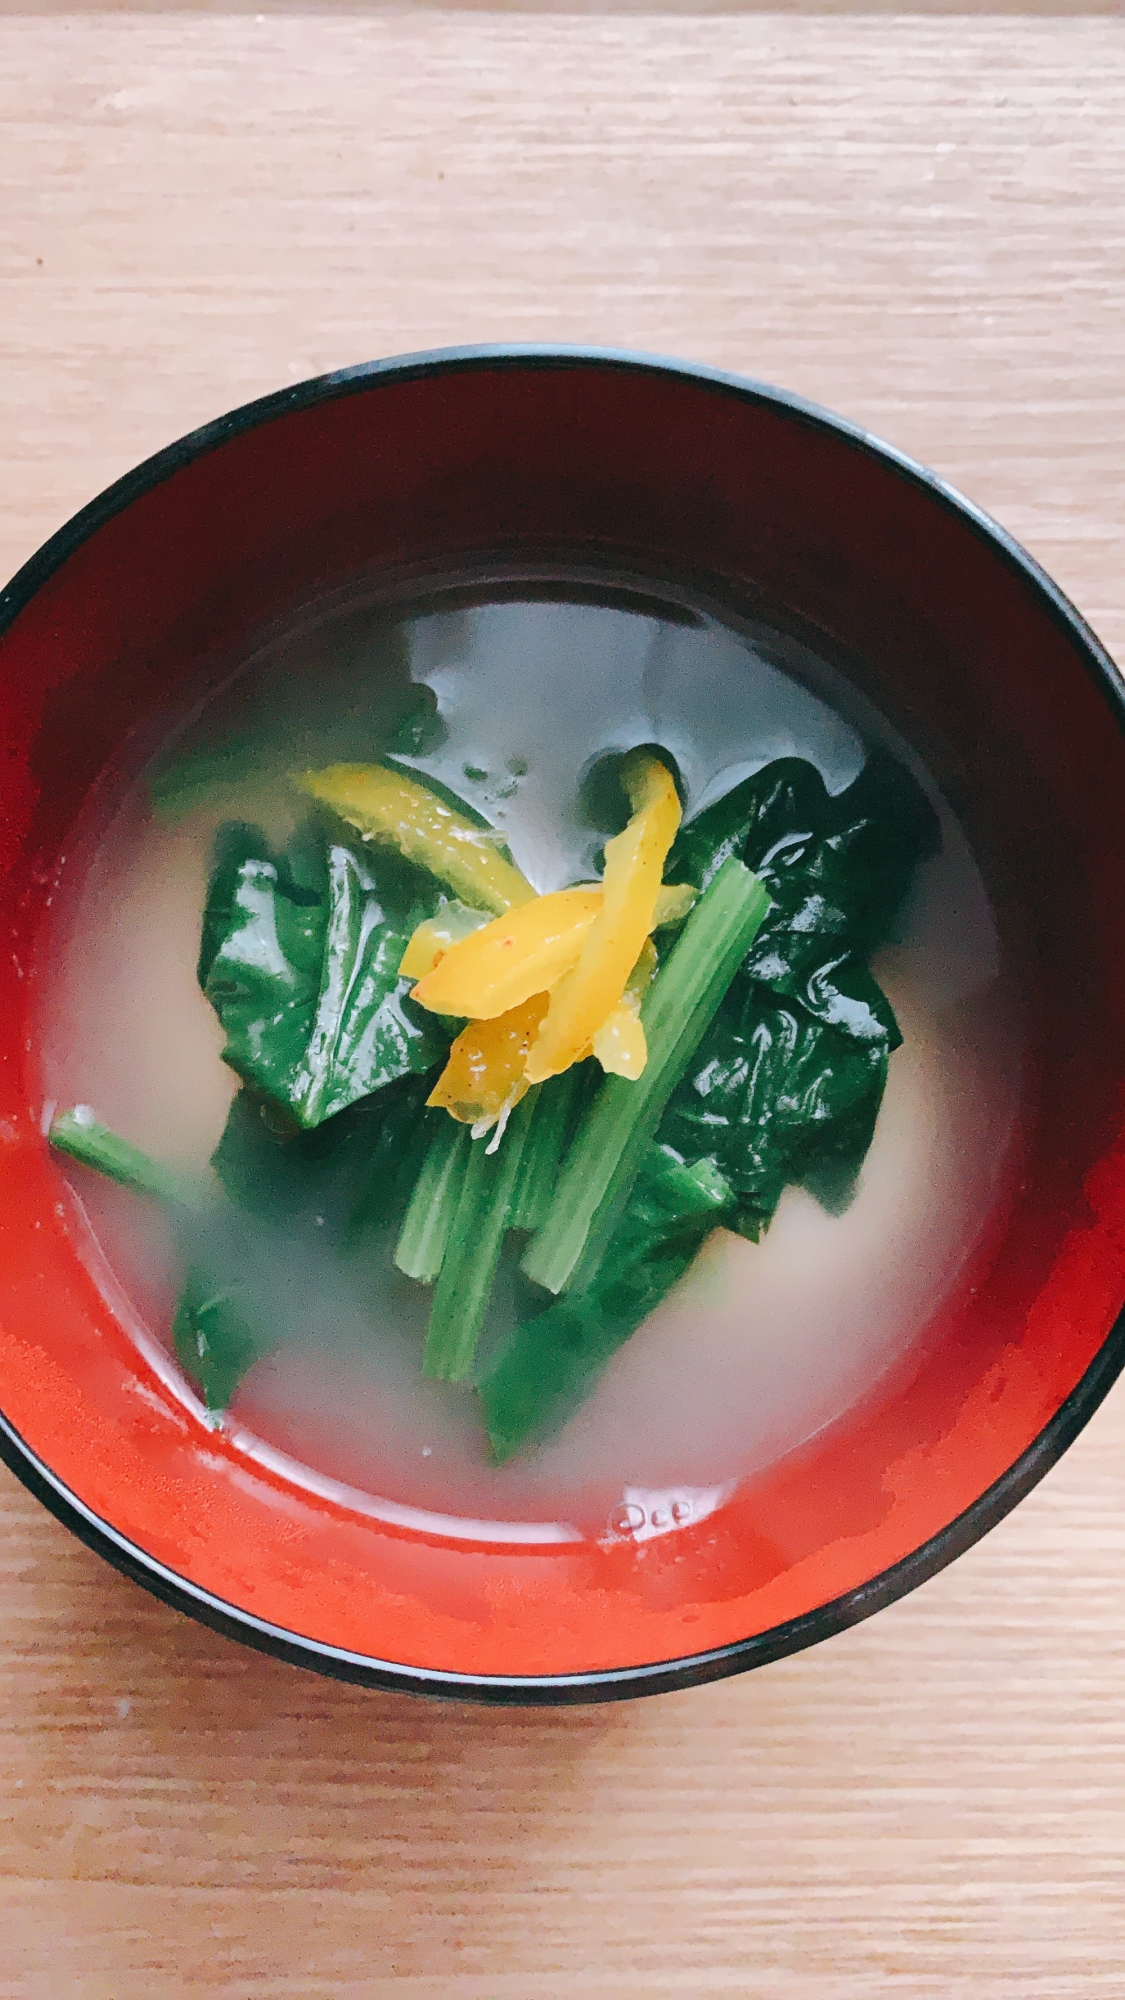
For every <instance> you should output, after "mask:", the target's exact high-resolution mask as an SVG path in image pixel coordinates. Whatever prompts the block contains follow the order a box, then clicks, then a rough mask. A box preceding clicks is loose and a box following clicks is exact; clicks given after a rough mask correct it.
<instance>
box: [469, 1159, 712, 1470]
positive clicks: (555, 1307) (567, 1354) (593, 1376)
mask: <svg viewBox="0 0 1125 2000" xmlns="http://www.w3.org/2000/svg"><path fill="white" fill-rule="evenodd" d="M733 1205H734V1195H733V1191H732V1189H731V1188H730V1186H729V1185H728V1184H727V1182H726V1181H725V1179H724V1178H723V1176H722V1174H720V1173H719V1172H718V1170H717V1169H716V1168H715V1166H714V1165H713V1163H712V1162H711V1161H709V1160H700V1161H698V1162H696V1163H695V1165H693V1166H690V1167H689V1166H687V1165H685V1164H684V1162H683V1161H682V1160H680V1159H678V1158H677V1156H676V1154H675V1153H674V1152H673V1151H672V1150H671V1149H670V1148H668V1147H666V1146H657V1145H650V1146H649V1147H648V1149H647V1151H646V1152H645V1155H644V1158H643V1160H642V1163H641V1167H640V1170H639V1172H638V1175H637V1179H636V1181H635V1183H634V1186H633V1192H632V1196H631V1199H630V1202H629V1207H628V1209H627V1210H626V1212H625V1214H624V1215H623V1216H622V1218H621V1221H620V1222H619V1223H618V1225H617V1228H616V1230H615V1231H614V1234H613V1236H612V1237H611V1239H610V1242H609V1244H608V1246H607V1249H606V1253H605V1256H604V1257H603V1259H602V1262H601V1265H600V1267H599V1270H598V1273H597V1275H596V1277H595V1278H594V1280H593V1281H592V1283H590V1284H589V1285H587V1286H586V1287H585V1288H584V1289H583V1290H582V1291H579V1292H569V1293H567V1294H565V1295H564V1296H563V1297H562V1298H560V1299H557V1300H555V1301H554V1303H553V1304H551V1305H549V1306H548V1307H547V1309H546V1310H545V1311H544V1312H541V1313H539V1314H538V1315H537V1316H536V1317H535V1318H534V1319H531V1320H528V1321H526V1322H525V1323H524V1325H522V1326H521V1327H519V1328H518V1329H517V1331H516V1333H515V1335H514V1337H513V1339H512V1340H511V1341H510V1342H509V1343H508V1345H507V1346H506V1347H505V1349H504V1351H503V1352H502V1354H501V1355H500V1357H499V1359H498V1361H497V1362H496V1364H495V1366H494V1367H493V1368H491V1369H490V1371H489V1373H488V1374H487V1376H486V1377H485V1378H484V1380H483V1381H482V1382H481V1383H480V1385H479V1391H478V1393H479V1396H480V1400H481V1407H482V1410H483V1413H484V1419H485V1424H486V1427H487V1430H488V1437H489V1443H490V1445H491V1448H492V1454H493V1457H494V1458H495V1460H496V1461H497V1462H500V1461H501V1460H503V1459H506V1458H510V1457H511V1456H512V1455H513V1453H515V1452H517V1451H519V1450H520V1449H521V1448H522V1447H524V1446H525V1445H527V1444H528V1443H530V1442H531V1441H532V1440H538V1439H540V1438H542V1437H543V1436H544V1435H546V1434H547V1433H549V1432H551V1431H553V1430H556V1429H557V1428H558V1427H559V1425H560V1424H561V1423H563V1422H564V1421H565V1419H566V1418H567V1416H569V1414H570V1412H571V1411H572V1410H573V1409H574V1408H575V1407H576V1405H577V1404H578V1403H579V1402H580V1401H581V1400H582V1398H583V1397H584V1396H586V1395H588V1394H589V1392H590V1390H591V1389H592V1388H593V1385H594V1383H595V1381H596V1380H597V1378H598V1376H599V1375H600V1374H601V1372H602V1370H603V1368H604V1367H605V1365H606V1363H607V1362H608V1361H609V1360H610V1359H611V1358H612V1356H613V1355H614V1354H616V1352H617V1350H618V1348H619V1347H621V1346H623V1345H624V1343H625V1341H626V1340H627V1339H628V1338H629V1335H630V1334H631V1333H633V1332H634V1331H635V1329H636V1328H637V1327H638V1326H639V1325H640V1322H641V1321H642V1320H643V1319H646V1318H647V1316H648V1314H649V1313H650V1312H652V1311H653V1310H654V1309H655V1307H656V1306H658V1305H659V1303H660V1301H661V1299H662V1298H664V1296H665V1294H666V1293H667V1292H668V1291H669V1290H670V1289H671V1287H672V1286H673V1285H674V1284H675V1282H676V1280H677V1279H678V1278H680V1277H682V1275H683V1273H684V1272H685V1271H686V1270H687V1267H688V1265H689V1264H690V1263H691V1261H692V1259H693V1257H694V1256H695V1254H696V1252H697V1250H698V1249H699V1246H700V1244H701V1243H702V1241H703V1239H704V1237H705V1236H706V1235H708V1233H709V1232H710V1231H711V1230H712V1229H713V1228H714V1227H715V1225H716V1223H718V1222H721V1221H723V1220H725V1219H726V1218H727V1217H728V1216H729V1215H730V1213H731V1211H732V1209H733Z"/></svg>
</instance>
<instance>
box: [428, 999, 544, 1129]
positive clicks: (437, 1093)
mask: <svg viewBox="0 0 1125 2000" xmlns="http://www.w3.org/2000/svg"><path fill="white" fill-rule="evenodd" d="M546 1011H547V995H546V994H545V993H536V994H535V995H534V996H533V997H532V998H531V999H530V1000H525V1001H524V1003H523V1005H522V1006H521V1007H513V1008H512V1010H511V1012H510V1013H507V1014H501V1015H500V1016H499V1017H498V1018H497V1019H496V1020H493V1021H470V1022H469V1025H468V1027H467V1028H463V1029H462V1031H461V1033H460V1034H459V1035H458V1037H457V1040H456V1041H455V1042H454V1044H453V1046H452V1048H451V1049H450V1051H449V1060H448V1062H447V1063H446V1065H445V1068H444V1069H443V1070H442V1073H441V1075H440V1076H439V1078H438V1080H437V1083H436V1084H435V1085H434V1088H433V1090H432V1091H431V1092H430V1095H429V1097H428V1098H427V1099H426V1102H427V1104H437V1105H442V1106H443V1107H444V1109H445V1110H446V1111H448V1112H449V1115H450V1117H451V1118H456V1119H458V1120H459V1122H460V1123H461V1124H462V1125H479V1126H480V1127H481V1128H482V1130H487V1129H488V1128H489V1127H490V1126H492V1125H495V1124H497V1123H498V1121H499V1120H500V1119H501V1118H502V1117H503V1116H504V1115H505V1114H506V1113H507V1112H509V1111H511V1110H512V1109H513V1108H514V1107H515V1106H516V1105H517V1104H518V1103H519V1101H520V1098H521V1097H523V1096H524V1095H525V1093H526V1091H527V1088H528V1079H527V1075H526V1066H527V1056H528V1050H529V1049H530V1048H531V1044H532V1042H533V1041H534V1039H535V1036H536V1032H537V1030H538V1028H539V1023H540V1022H541V1020H542V1019H543V1016H544V1014H545V1013H546Z"/></svg>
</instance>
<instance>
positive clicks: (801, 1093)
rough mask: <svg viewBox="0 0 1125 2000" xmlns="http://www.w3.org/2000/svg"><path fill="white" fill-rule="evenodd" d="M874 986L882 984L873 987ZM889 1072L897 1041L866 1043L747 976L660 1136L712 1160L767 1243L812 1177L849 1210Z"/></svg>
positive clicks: (744, 1222) (744, 1224) (753, 1232)
mask: <svg viewBox="0 0 1125 2000" xmlns="http://www.w3.org/2000/svg"><path fill="white" fill-rule="evenodd" d="M872 983H874V982H872ZM886 1075H887V1045H886V1043H885V1042H869V1041H867V1042H865V1041H863V1040H856V1039H854V1038H853V1037H852V1036H850V1035H847V1034H842V1033H840V1032H838V1031H837V1030H835V1029H833V1028H829V1027H825V1026H824V1025H823V1024H822V1023H821V1022H819V1021H816V1020H813V1019H811V1018H810V1017H809V1016H808V1015H807V1014H805V1012H804V1011H803V1009H801V1008H800V1007H797V1006H794V1005H792V1004H787V1003H786V1002H784V1001H779V1000H774V999H773V997H772V996H771V995H770V994H768V993H767V992H764V991H763V990H762V989H761V988H760V987H754V986H751V985H750V983H749V982H748V981H747V980H746V979H745V978H741V979H740V981H739V984H738V987H737V988H736V989H734V990H733V991H732V992H731V993H730V994H729V995H728V998H727V1001H726V1002H725V1003H724V1005H723V1007H722V1008H721V1009H720V1010H719V1014H718V1015H717V1017H716V1019H715V1021H714V1022H713V1024H712V1027H711V1029H710V1031H709V1033H708V1034H707V1036H706V1037H705V1039H704V1041H703V1043H702V1045H701V1047H700V1050H699V1055H698V1057H697V1059H696V1062H695V1063H694V1064H693V1066H692V1070H691V1073H690V1075H689V1076H687V1077H686V1078H685V1079H684V1081H683V1083H682V1084H681V1085H680V1087H679V1089H678V1090H677V1091H676V1092H675V1094H674V1096H673V1097H672V1099H671V1102H670V1103H669V1106H668V1109H667V1111H666V1112H665V1114H664V1118H663V1120H662V1122H661V1126H660V1138H661V1139H662V1140H663V1141H664V1142H665V1143H666V1144H668V1145H671V1146H674V1147H675V1148H676V1150H677V1151H678V1152H679V1153H681V1154H682V1155H683V1157H684V1158H685V1159H693V1160H694V1159H712V1160H714V1161H715V1162H716V1163H717V1165H718V1166H719V1168H720V1169H721V1170H722V1172H723V1174H724V1175H725V1176H726V1178H727V1179H728V1181H729V1182H730V1184H731V1186H732V1188H733V1189H734V1191H735V1193H736V1194H737V1196H738V1201H739V1227H740V1228H741V1230H742V1232H743V1234H747V1235H750V1236H752V1237H755V1238H756V1237H757V1235H758V1234H759V1233H760V1231H761V1229H762V1228H764V1227H765V1226H766V1224H768V1222H769V1220H770V1218H771V1217H772V1215H773V1213H774V1210H775V1209H776V1207H777V1204H778V1202H779V1201H780V1199H781V1195H782V1191H783V1189H784V1188H785V1187H787V1186H788V1185H789V1183H790V1182H794V1181H795V1182H803V1183H805V1184H806V1185H808V1186H809V1187H810V1188H811V1189H812V1190H813V1192H814V1193H817V1194H823V1195H825V1196H827V1197H828V1205H829V1206H833V1207H835V1206H838V1205H839V1204H840V1202H841V1201H842V1200H843V1199H844V1197H845V1195H846V1192H847V1190H848V1189H849V1187H850V1185H851V1183H852V1182H854V1179H855V1176H856V1175H857V1174H858V1171H859V1168H860V1167H861V1165H862V1163H863V1159H864V1156H865V1154H866V1152H867V1148H868V1146H869V1145H870V1143H871V1135H872V1132H873V1131H874V1127H875V1118H876V1116H877V1113H878V1110H879V1105H880V1102H881V1100H882V1095H883V1086H884V1084H885V1081H886Z"/></svg>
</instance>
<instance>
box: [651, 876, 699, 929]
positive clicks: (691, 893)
mask: <svg viewBox="0 0 1125 2000" xmlns="http://www.w3.org/2000/svg"><path fill="white" fill-rule="evenodd" d="M698 901H699V891H698V890H697V889H693V888H692V886H691V883H690V882H664V883H662V884H661V887H660V893H659V895H658V896H657V898H656V910H655V913H654V915H653V919H652V927H653V930H655V931H658V930H659V929H660V927H661V925H662V924H682V923H683V920H684V918H685V917H686V916H687V913H688V911H689V910H690V909H692V908H693V907H694V905H695V904H696V903H697V902H698Z"/></svg>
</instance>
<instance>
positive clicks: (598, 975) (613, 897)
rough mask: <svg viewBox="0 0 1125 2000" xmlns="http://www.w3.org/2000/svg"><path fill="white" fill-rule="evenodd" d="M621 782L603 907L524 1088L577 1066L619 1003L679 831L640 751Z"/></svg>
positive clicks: (674, 796) (668, 785)
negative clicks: (625, 818) (625, 814)
mask: <svg viewBox="0 0 1125 2000" xmlns="http://www.w3.org/2000/svg"><path fill="white" fill-rule="evenodd" d="M621 782H622V784H623V786H624V788H625V792H626V795H627V797H628V799H629V803H630V805H631V806H632V808H633V816H632V818H631V819H630V820H629V823H628V825H627V826H626V828H625V830H624V832H623V833H619V834H618V835H617V836H616V838H615V839H613V840H610V841H607V842H606V850H605V875H604V879H603V902H602V907H601V909H600V910H599V911H598V914H597V916H596V917H595V919H594V921H593V923H592V924H591V926H590V929H589V932H588V934H587V936H586V939H585V942H584V943H583V946H582V951H581V954H580V956H579V959H578V962H577V964H576V965H575V967H574V969H573V971H572V972H569V973H567V975H566V976H565V978H563V979H561V980H560V981H559V984H558V986H557V987H555V989H554V991H553V992H552V994H551V1004H550V1006H549V1008H548V1010H547V1014H546V1018H545V1020H544V1022H543V1025H542V1027H541V1028H540V1030H539V1034H538V1037H537V1039H536V1042H535V1046H534V1048H533V1049H532V1051H531V1055H530V1057H529V1058H528V1065H527V1074H528V1078H529V1080H530V1081H531V1082H532V1083H542V1082H543V1081H544V1079H545V1078H546V1077H548V1076H557V1075H558V1073H559V1072H560V1070H564V1069H568V1068H569V1067H570V1065H571V1063H574V1062H580V1061H581V1060H582V1057H583V1056H584V1055H585V1053H586V1051H587V1049H588V1048H589V1047H590V1044H591V1042H592V1041H593V1038H594V1036H595V1035H596V1034H597V1032H598V1029H599V1028H600V1027H601V1026H602V1025H603V1023H604V1022H605V1020H606V1018H607V1016H608V1015H609V1014H610V1013H611V1012H612V1011H613V1009H614V1008H615V1007H616V1006H617V1004H618V1002H619V1001H620V999H621V997H622V995H623V993H624V991H625V985H626V982H627V980H628V978H629V974H630V973H631V972H632V970H633V967H634V966H635V965H636V963H637V960H638V958H639V957H640V953H641V947H642V946H643V944H644V942H645V939H646V938H647V937H648V934H649V932H650V931H651V930H652V928H653V923H654V920H655V917H656V904H657V898H658V896H659V894H660V888H661V881H662V878H663V874H664V862H665V858H666V856H667V853H668V850H669V848H670V847H671V845H672V842H673V840H674V838H675V835H676V828H677V827H678V826H679V823H680V800H679V794H678V793H677V791H676V787H675V783H674V782H673V779H672V774H671V772H670V771H669V770H668V768H667V766H666V765H665V764H662V763H661V761H660V759H659V758H658V757H654V756H653V755H652V754H651V752H649V751H647V750H634V751H630V753H629V755H628V756H627V757H625V758H624V759H623V761H622V766H621Z"/></svg>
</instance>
